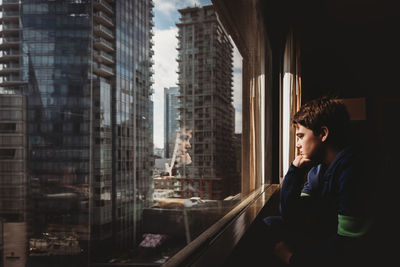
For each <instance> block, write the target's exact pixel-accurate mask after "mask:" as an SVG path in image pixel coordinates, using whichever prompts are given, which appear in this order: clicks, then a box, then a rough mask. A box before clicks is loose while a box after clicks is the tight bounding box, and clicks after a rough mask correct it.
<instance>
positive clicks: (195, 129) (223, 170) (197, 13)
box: [177, 6, 238, 199]
mask: <svg viewBox="0 0 400 267" xmlns="http://www.w3.org/2000/svg"><path fill="white" fill-rule="evenodd" d="M179 12H180V14H181V17H180V22H179V23H177V26H178V28H179V32H178V39H179V45H178V51H179V55H178V59H177V60H178V64H179V70H178V74H179V80H178V86H179V93H180V94H179V126H180V129H181V131H183V132H186V134H185V137H182V138H186V139H187V137H188V136H190V137H191V138H190V140H187V141H188V144H187V145H186V148H187V151H188V154H189V155H190V158H191V163H190V164H185V163H179V165H178V166H179V168H178V170H179V174H180V175H181V177H184V178H196V179H197V178H202V179H204V178H207V179H217V180H216V181H221V182H216V183H214V186H213V190H212V192H210V193H208V192H207V191H204V192H205V193H204V194H203V196H202V197H203V198H204V199H222V198H224V197H226V196H228V195H230V194H233V193H234V192H232V190H231V186H230V185H231V184H232V180H233V179H236V177H237V175H238V174H237V173H236V166H235V164H236V161H235V153H234V146H232V143H233V138H234V115H235V113H234V107H233V104H232V103H233V99H232V96H233V90H232V67H233V65H232V61H233V45H232V43H231V41H230V39H229V36H228V34H227V33H226V31H225V30H224V28H223V26H222V24H221V23H220V21H219V20H218V17H217V15H216V14H215V11H214V9H213V6H204V7H193V8H186V9H180V10H179ZM200 191H203V190H199V188H196V187H195V189H194V190H192V191H191V192H189V195H186V194H185V196H184V197H192V196H195V197H196V196H200V195H199V194H200Z"/></svg>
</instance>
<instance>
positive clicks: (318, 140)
mask: <svg viewBox="0 0 400 267" xmlns="http://www.w3.org/2000/svg"><path fill="white" fill-rule="evenodd" d="M296 137H297V138H296V147H297V149H298V150H299V154H300V155H302V156H303V157H305V158H308V159H310V160H318V159H319V155H320V150H321V144H322V136H321V135H319V136H315V135H314V132H313V131H312V130H310V129H308V128H306V127H304V126H303V125H301V124H296Z"/></svg>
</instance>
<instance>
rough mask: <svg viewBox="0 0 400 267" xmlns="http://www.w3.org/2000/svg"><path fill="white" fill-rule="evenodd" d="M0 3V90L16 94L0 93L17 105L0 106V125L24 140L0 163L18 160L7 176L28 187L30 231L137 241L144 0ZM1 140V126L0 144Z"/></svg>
mask: <svg viewBox="0 0 400 267" xmlns="http://www.w3.org/2000/svg"><path fill="white" fill-rule="evenodd" d="M0 7H1V11H0V14H1V18H0V20H1V22H2V24H1V26H0V40H1V42H0V50H1V52H0V63H1V69H0V90H1V91H0V94H5V92H7V93H10V92H11V93H12V94H14V96H7V97H6V96H3V95H2V97H1V98H2V99H18V101H19V102H18V101H17V100H15V101H17V102H18V103H20V104H19V106H18V107H14V109H15V108H16V109H18V110H19V111H18V114H20V113H21V116H20V117H18V118H16V117H15V116H16V115H13V116H14V117H15V118H13V119H15V120H14V121H13V122H10V118H9V117H7V116H8V115H4V114H9V113H7V112H9V111H7V110H5V109H1V110H0V115H1V114H3V115H1V116H0V129H2V127H3V128H4V129H6V131H8V130H10V129H12V130H13V131H14V132H13V133H12V134H11V135H18V136H21V135H22V136H23V137H21V139H23V138H25V139H26V143H23V141H21V142H20V143H15V146H14V147H13V148H5V149H3V148H1V149H0V153H3V154H4V155H6V156H5V157H7V159H2V158H0V164H2V163H3V162H7V163H8V165H9V166H13V165H15V164H17V163H18V164H23V166H25V165H24V164H26V166H27V167H26V169H24V168H19V170H20V172H18V173H17V172H14V173H13V175H19V177H20V178H19V180H18V181H20V185H18V186H19V188H23V189H21V191H18V192H25V191H26V192H28V193H27V194H25V200H24V201H25V202H27V203H29V206H28V205H25V208H22V206H21V208H18V209H19V210H20V212H22V210H23V212H22V213H26V214H28V215H27V216H26V218H25V219H24V220H26V222H27V223H28V225H29V229H30V234H31V236H29V238H31V240H39V239H41V238H42V239H43V233H46V234H54V233H58V234H59V233H63V234H64V235H63V237H64V238H67V237H68V238H69V237H72V236H73V237H77V240H79V247H80V248H81V249H82V251H83V253H86V252H87V251H88V249H89V248H90V247H96V248H100V249H101V248H103V247H104V248H106V247H107V245H109V244H113V245H114V247H118V248H124V247H130V246H132V245H134V244H135V242H136V239H137V238H139V234H140V221H141V218H140V216H139V215H138V214H141V212H140V210H141V209H142V208H143V207H145V206H146V205H147V203H148V202H149V200H150V199H151V195H152V193H151V190H150V188H151V186H150V185H151V182H152V178H151V169H152V166H151V164H152V163H151V162H152V160H151V157H152V154H153V137H152V124H153V119H152V116H153V114H152V109H153V103H152V99H151V94H152V82H153V80H152V78H151V76H152V75H153V74H154V71H153V69H152V65H153V61H152V59H151V58H152V55H153V50H152V46H153V41H152V35H153V32H152V27H153V26H154V24H153V20H152V18H153V16H154V13H153V11H152V8H153V7H154V4H153V1H152V0H125V1H120V0H92V1H90V0H82V1H69V0H60V1H47V0H25V1H22V2H21V1H19V0H3V1H1V6H0ZM2 101H3V100H2ZM4 101H8V100H4ZM13 103H14V102H13ZM15 103H16V102H15ZM24 103H25V104H24ZM24 118H26V120H24ZM11 124H12V125H11ZM7 129H8V130H7ZM24 129H26V130H24ZM0 131H1V130H0ZM24 131H25V132H24ZM6 138H11V136H10V133H7V135H6V134H5V133H3V132H1V133H0V144H2V143H4V142H6V141H5V140H9V139H6ZM0 146H1V145H0ZM13 151H14V152H13ZM24 153H26V157H24V156H23V155H24ZM5 164H6V163H5ZM2 166H3V165H2ZM7 172H8V171H7V169H5V168H0V178H1V179H2V181H0V183H5V182H4V181H12V180H11V176H9V174H7ZM4 177H7V178H4ZM23 177H26V178H25V179H26V180H24V178H23ZM25 181H26V182H25ZM13 183H15V181H13ZM27 184H29V186H26V185H27ZM13 186H14V185H13ZM20 195H21V196H23V195H24V194H22V193H21V194H20ZM20 195H18V196H20ZM2 196H3V195H2ZM13 197H14V198H16V197H17V196H13ZM4 201H5V200H4V197H3V198H1V199H0V203H5V202H4ZM4 213H5V208H4V206H1V205H0V217H1V216H2V217H4V216H3V214H4ZM10 220H11V219H10ZM13 220H14V221H15V220H16V219H15V218H14V219H13ZM57 236H58V238H61V239H62V238H63V237H62V236H61V237H60V235H57ZM31 251H34V250H31ZM92 251H94V250H92ZM99 251H100V250H99Z"/></svg>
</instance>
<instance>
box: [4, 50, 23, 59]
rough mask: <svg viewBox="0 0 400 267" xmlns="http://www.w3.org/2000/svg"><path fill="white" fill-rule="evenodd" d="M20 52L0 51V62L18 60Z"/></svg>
mask: <svg viewBox="0 0 400 267" xmlns="http://www.w3.org/2000/svg"><path fill="white" fill-rule="evenodd" d="M19 57H20V52H19V50H16V49H8V50H3V51H0V62H8V61H13V60H14V61H15V60H19Z"/></svg>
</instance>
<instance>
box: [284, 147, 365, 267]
mask: <svg viewBox="0 0 400 267" xmlns="http://www.w3.org/2000/svg"><path fill="white" fill-rule="evenodd" d="M362 163H363V162H362V160H361V157H360V156H359V155H357V154H356V153H355V152H354V150H353V149H352V148H351V147H347V148H345V149H343V150H341V151H340V152H339V153H338V155H337V156H336V158H335V159H334V161H333V162H332V163H331V164H330V165H329V166H324V165H323V164H319V165H317V166H315V167H313V168H312V169H311V170H309V171H308V173H307V170H305V169H302V168H297V167H295V166H294V165H293V164H292V165H291V166H290V167H289V170H288V172H287V174H286V176H285V179H284V181H283V183H282V188H281V199H280V200H281V201H280V210H281V214H282V216H283V218H284V219H285V221H287V222H288V223H289V225H291V226H292V228H293V229H295V230H297V231H301V232H302V233H303V234H304V236H306V237H307V238H309V239H310V240H313V241H314V242H313V243H312V244H311V243H308V244H307V245H305V246H304V247H302V248H301V249H299V250H296V251H295V253H294V255H293V257H292V259H291V262H292V263H293V264H295V263H298V264H300V263H301V264H307V263H310V265H312V264H311V262H310V261H312V260H314V261H315V264H318V262H319V263H321V262H327V261H331V262H333V261H339V262H340V260H338V259H340V258H341V257H342V258H343V257H345V255H344V253H348V252H347V251H344V250H349V249H350V250H351V249H353V248H358V247H359V246H358V245H359V244H360V242H361V240H362V238H363V237H365V236H366V235H367V233H368V231H369V229H370V228H371V225H372V220H371V218H369V215H368V214H369V213H368V209H369V208H370V207H369V204H370V202H368V200H369V199H371V198H370V193H371V190H370V189H371V188H370V180H369V176H368V175H367V173H365V168H364V167H363V166H362ZM306 175H307V181H306V182H305V183H304V180H305V176H306ZM321 266H322V265H321Z"/></svg>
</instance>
